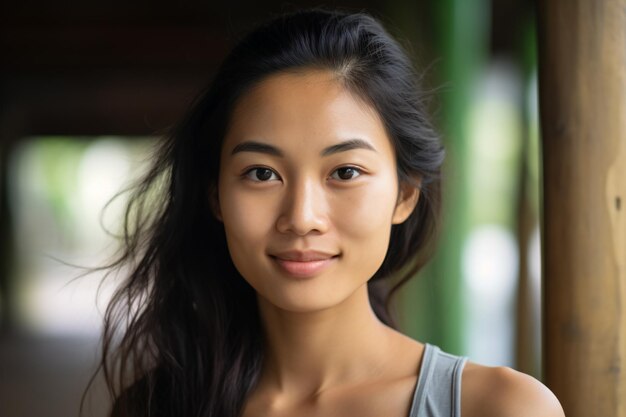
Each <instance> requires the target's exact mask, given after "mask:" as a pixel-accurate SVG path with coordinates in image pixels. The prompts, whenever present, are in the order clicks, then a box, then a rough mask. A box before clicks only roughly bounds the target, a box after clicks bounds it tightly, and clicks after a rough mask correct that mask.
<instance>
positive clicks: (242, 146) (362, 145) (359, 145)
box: [230, 139, 376, 157]
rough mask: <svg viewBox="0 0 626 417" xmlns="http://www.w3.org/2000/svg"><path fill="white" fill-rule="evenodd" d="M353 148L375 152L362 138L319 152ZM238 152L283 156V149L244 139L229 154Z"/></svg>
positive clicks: (325, 152) (330, 152) (322, 153)
mask: <svg viewBox="0 0 626 417" xmlns="http://www.w3.org/2000/svg"><path fill="white" fill-rule="evenodd" d="M353 149H366V150H369V151H374V152H376V149H375V148H374V147H373V146H372V145H371V144H370V143H369V142H367V141H364V140H363V139H348V140H346V141H343V142H341V143H337V144H335V145H331V146H329V147H327V148H324V149H323V150H322V152H320V155H321V156H328V155H332V154H336V153H339V152H346V151H351V150H353ZM239 152H257V153H264V154H268V155H273V156H278V157H283V156H284V153H283V151H281V150H280V149H278V148H277V147H275V146H273V145H268V144H267V143H262V142H255V141H246V142H242V143H239V144H237V145H236V146H235V147H234V148H233V150H232V152H231V153H230V154H231V155H234V154H236V153H239Z"/></svg>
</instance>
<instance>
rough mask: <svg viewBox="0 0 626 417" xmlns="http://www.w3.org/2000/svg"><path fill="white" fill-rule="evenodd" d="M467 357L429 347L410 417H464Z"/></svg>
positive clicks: (414, 395)
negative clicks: (463, 384)
mask: <svg viewBox="0 0 626 417" xmlns="http://www.w3.org/2000/svg"><path fill="white" fill-rule="evenodd" d="M466 362H467V358H466V357H462V356H455V355H452V354H449V353H446V352H443V351H442V350H441V349H440V348H439V347H438V346H435V345H431V344H428V343H426V344H425V347H424V356H423V358H422V365H421V367H420V374H419V377H418V380H417V384H416V387H415V392H414V394H413V402H412V403H411V410H410V412H409V417H460V416H461V375H462V372H463V367H464V366H465V363H466Z"/></svg>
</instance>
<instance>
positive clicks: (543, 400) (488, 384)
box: [461, 362, 565, 417]
mask: <svg viewBox="0 0 626 417" xmlns="http://www.w3.org/2000/svg"><path fill="white" fill-rule="evenodd" d="M461 407H462V415H463V416H464V417H474V416H481V417H491V416H493V417H531V416H532V417H564V416H565V414H564V412H563V408H562V407H561V404H560V403H559V401H558V399H557V398H556V397H555V395H554V394H553V393H552V392H551V391H550V390H549V389H548V388H547V387H546V386H545V385H543V384H542V383H541V382H539V381H538V380H536V379H535V378H533V377H531V376H529V375H526V374H524V373H521V372H518V371H516V370H514V369H511V368H507V367H488V366H482V365H478V364H475V363H472V362H468V363H467V365H466V367H465V369H464V371H463V378H462V387H461Z"/></svg>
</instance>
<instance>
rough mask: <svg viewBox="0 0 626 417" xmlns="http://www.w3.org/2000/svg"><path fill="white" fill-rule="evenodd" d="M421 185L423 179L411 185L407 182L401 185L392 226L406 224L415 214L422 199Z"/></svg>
mask: <svg viewBox="0 0 626 417" xmlns="http://www.w3.org/2000/svg"><path fill="white" fill-rule="evenodd" d="M420 185H421V179H418V180H417V181H411V183H409V182H406V181H403V182H401V183H400V190H399V193H398V201H397V203H396V208H395V210H394V212H393V217H392V220H391V223H392V224H400V223H402V222H404V221H405V220H406V219H408V218H409V216H410V215H411V213H413V210H414V209H415V206H417V202H418V200H419V197H420Z"/></svg>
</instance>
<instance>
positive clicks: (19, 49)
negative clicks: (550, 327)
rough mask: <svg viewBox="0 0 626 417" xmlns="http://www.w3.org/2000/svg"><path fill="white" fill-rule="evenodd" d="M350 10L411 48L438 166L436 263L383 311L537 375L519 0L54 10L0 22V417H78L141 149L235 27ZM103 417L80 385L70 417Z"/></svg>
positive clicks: (534, 130)
mask: <svg viewBox="0 0 626 417" xmlns="http://www.w3.org/2000/svg"><path fill="white" fill-rule="evenodd" d="M320 5H321V6H327V7H341V8H344V9H347V10H366V11H368V12H370V13H372V14H373V15H375V16H376V17H378V18H380V19H381V20H382V21H383V22H384V23H385V24H386V27H387V28H388V30H389V31H390V32H391V33H392V34H394V35H395V36H396V37H397V38H399V39H400V40H401V41H402V42H403V43H404V44H405V46H407V47H408V49H409V52H410V54H411V57H412V58H413V59H414V61H415V64H416V66H417V68H418V70H419V72H420V74H422V76H423V77H422V82H423V85H424V87H425V89H426V90H429V91H432V94H433V99H432V103H431V106H432V112H433V115H434V117H435V121H436V124H437V126H438V127H439V129H440V131H441V133H442V135H443V138H444V142H445V145H446V147H447V151H448V159H447V162H446V172H445V184H446V188H445V213H444V226H443V231H442V236H441V240H440V244H439V247H438V251H437V254H436V256H435V258H434V260H433V262H431V263H430V264H429V266H428V267H427V268H426V269H425V270H424V271H423V272H422V273H421V274H420V275H419V276H418V277H416V279H414V280H413V281H412V282H411V283H410V284H408V285H407V286H406V288H405V289H404V291H403V292H402V293H401V294H400V297H399V298H398V304H397V315H398V317H399V319H400V320H399V321H400V324H401V328H402V329H403V330H404V331H405V332H407V333H408V334H409V335H411V336H412V337H414V338H416V339H418V340H421V341H424V342H430V343H434V344H437V345H439V346H441V347H442V348H443V349H444V350H447V351H449V352H452V353H455V354H461V355H467V356H470V357H471V359H472V360H473V361H476V362H480V363H483V364H487V365H506V366H511V367H514V368H516V369H518V370H521V371H523V372H526V373H529V374H531V375H533V376H535V377H537V378H541V374H540V369H541V362H540V361H541V358H540V344H541V340H540V317H541V312H540V304H541V303H540V300H541V291H540V289H541V285H540V282H541V268H540V265H541V261H540V234H539V203H540V202H539V191H540V190H539V184H540V172H539V160H540V155H539V146H538V114H537V92H536V90H537V81H536V78H537V75H536V56H535V55H536V54H535V35H534V34H535V20H534V10H533V2H532V1H530V0H429V1H427V0H412V1H408V0H394V1H383V0H368V1H364V0H363V1H356V0H353V1H347V0H346V1H326V2H325V3H323V4H320V3H314V2H310V1H291V2H283V1H278V0H277V1H263V2H253V1H239V2H237V1H231V2H207V1H197V0H188V1H186V2H178V3H173V2H166V1H162V0H152V1H145V0H141V1H134V2H128V1H120V0H111V1H108V2H95V1H87V0H83V1H75V0H72V1H64V2H45V1H43V0H22V1H20V2H3V3H2V5H1V6H0V22H1V28H0V37H1V38H0V53H1V56H2V64H1V67H0V73H1V75H2V77H1V79H0V100H1V104H2V105H1V107H0V416H7V417H23V416H50V417H56V416H59V417H60V416H74V415H78V405H79V402H80V396H81V394H82V390H83V389H84V387H85V385H86V383H87V381H88V380H89V378H90V376H91V374H92V372H93V371H94V369H95V364H96V360H97V355H98V342H99V336H100V335H99V332H100V329H101V327H100V321H101V314H102V311H103V309H104V308H105V306H106V303H107V299H108V297H109V296H110V294H111V290H112V287H113V284H114V282H115V278H114V277H113V279H112V280H111V281H110V283H109V284H105V285H100V284H101V280H102V274H100V273H92V274H89V275H87V276H84V277H81V276H80V275H81V273H82V272H83V270H82V269H79V268H77V267H76V265H82V266H86V267H92V266H97V265H99V264H102V262H104V261H106V260H107V259H108V257H110V256H111V254H112V253H113V252H114V250H115V240H114V239H113V238H112V237H111V236H110V235H109V234H107V233H106V230H109V231H113V232H115V231H116V230H117V227H118V223H117V222H118V220H119V216H120V210H121V208H122V207H123V203H124V197H123V196H122V197H121V198H119V199H117V200H116V201H115V202H114V203H113V204H111V205H109V206H107V208H106V210H104V207H105V205H106V203H107V202H108V201H109V200H110V199H111V197H113V195H115V194H116V193H117V192H118V191H120V190H122V189H123V188H124V187H125V186H127V185H128V184H129V182H130V181H131V180H132V178H135V177H136V176H138V175H140V173H141V172H142V170H143V169H145V167H146V162H147V161H148V160H149V157H150V154H151V149H152V146H153V144H154V142H155V138H157V137H158V136H159V135H160V134H162V132H164V131H165V130H166V129H167V128H168V126H170V125H171V124H172V123H174V122H175V121H176V120H177V118H178V117H180V116H181V114H182V113H183V112H184V111H185V109H186V107H187V105H188V103H189V102H190V101H191V100H192V99H193V97H194V95H195V94H196V93H197V91H198V90H200V89H201V88H202V87H203V86H204V85H206V84H207V83H208V82H209V81H210V79H211V76H212V74H213V73H214V71H215V69H216V67H217V66H218V65H219V63H220V62H221V60H222V58H223V57H224V56H225V54H226V53H227V51H228V50H229V48H230V47H231V46H232V45H233V44H234V43H235V42H236V40H237V39H238V37H239V36H240V35H241V33H242V32H244V31H245V30H246V29H249V28H251V27H252V26H254V25H255V24H257V23H260V22H263V21H265V20H266V19H267V18H268V17H270V16H272V15H273V14H276V13H280V12H284V11H293V10H296V9H298V8H301V7H307V6H320ZM107 409H108V404H107V402H106V401H105V396H104V393H103V391H102V389H101V387H100V386H99V385H98V384H96V387H95V389H94V391H93V395H92V396H90V397H89V399H88V401H87V404H86V410H85V411H86V415H93V416H103V415H105V414H106V411H107Z"/></svg>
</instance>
